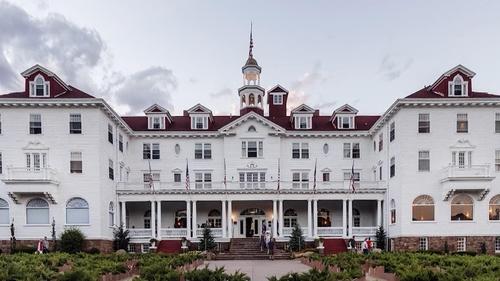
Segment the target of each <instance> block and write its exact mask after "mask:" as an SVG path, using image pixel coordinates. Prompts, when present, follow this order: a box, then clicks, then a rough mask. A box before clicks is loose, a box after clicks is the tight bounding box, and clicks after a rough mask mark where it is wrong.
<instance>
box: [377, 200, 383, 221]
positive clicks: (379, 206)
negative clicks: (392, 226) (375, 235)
mask: <svg viewBox="0 0 500 281" xmlns="http://www.w3.org/2000/svg"><path fill="white" fill-rule="evenodd" d="M381 224H382V200H377V227H380V225H381Z"/></svg>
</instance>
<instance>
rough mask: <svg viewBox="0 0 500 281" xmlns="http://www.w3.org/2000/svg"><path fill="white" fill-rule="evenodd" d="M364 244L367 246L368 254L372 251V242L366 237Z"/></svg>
mask: <svg viewBox="0 0 500 281" xmlns="http://www.w3.org/2000/svg"><path fill="white" fill-rule="evenodd" d="M366 244H367V246H368V252H369V253H370V252H371V251H372V249H373V242H372V240H371V239H370V237H368V240H367V241H366Z"/></svg>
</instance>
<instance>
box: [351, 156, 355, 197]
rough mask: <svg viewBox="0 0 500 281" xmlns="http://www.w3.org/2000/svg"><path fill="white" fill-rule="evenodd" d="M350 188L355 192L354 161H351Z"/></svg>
mask: <svg viewBox="0 0 500 281" xmlns="http://www.w3.org/2000/svg"><path fill="white" fill-rule="evenodd" d="M350 181H351V189H352V192H356V187H355V186H354V161H352V169H351V180H350Z"/></svg>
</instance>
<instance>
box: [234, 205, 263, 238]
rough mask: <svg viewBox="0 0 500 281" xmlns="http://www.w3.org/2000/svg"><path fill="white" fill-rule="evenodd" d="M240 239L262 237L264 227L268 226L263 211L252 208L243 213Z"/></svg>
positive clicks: (240, 220)
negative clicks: (264, 225)
mask: <svg viewBox="0 0 500 281" xmlns="http://www.w3.org/2000/svg"><path fill="white" fill-rule="evenodd" d="M238 223H239V233H238V234H239V235H238V237H255V236H257V237H258V236H260V234H261V231H262V225H263V224H266V225H267V220H266V216H265V212H264V211H263V210H262V209H258V208H252V209H246V210H244V211H242V212H241V214H240V219H239V221H238Z"/></svg>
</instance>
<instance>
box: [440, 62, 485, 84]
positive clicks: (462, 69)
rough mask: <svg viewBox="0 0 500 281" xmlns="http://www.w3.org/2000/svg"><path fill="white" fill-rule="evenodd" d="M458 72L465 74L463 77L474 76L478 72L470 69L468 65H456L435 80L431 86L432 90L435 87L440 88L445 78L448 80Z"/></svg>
mask: <svg viewBox="0 0 500 281" xmlns="http://www.w3.org/2000/svg"><path fill="white" fill-rule="evenodd" d="M458 73H460V74H461V75H463V77H464V78H465V77H468V78H472V77H474V76H475V75H476V73H475V72H474V71H472V70H470V69H468V68H467V67H465V66H463V65H461V64H459V65H457V66H455V67H454V68H452V69H450V70H448V71H446V72H445V73H444V74H443V75H441V76H440V77H439V79H438V80H436V82H434V83H433V84H432V86H431V90H434V89H435V88H439V87H438V86H439V85H440V84H441V82H443V80H446V79H447V78H449V77H450V76H452V75H453V76H455V75H457V74H458Z"/></svg>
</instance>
